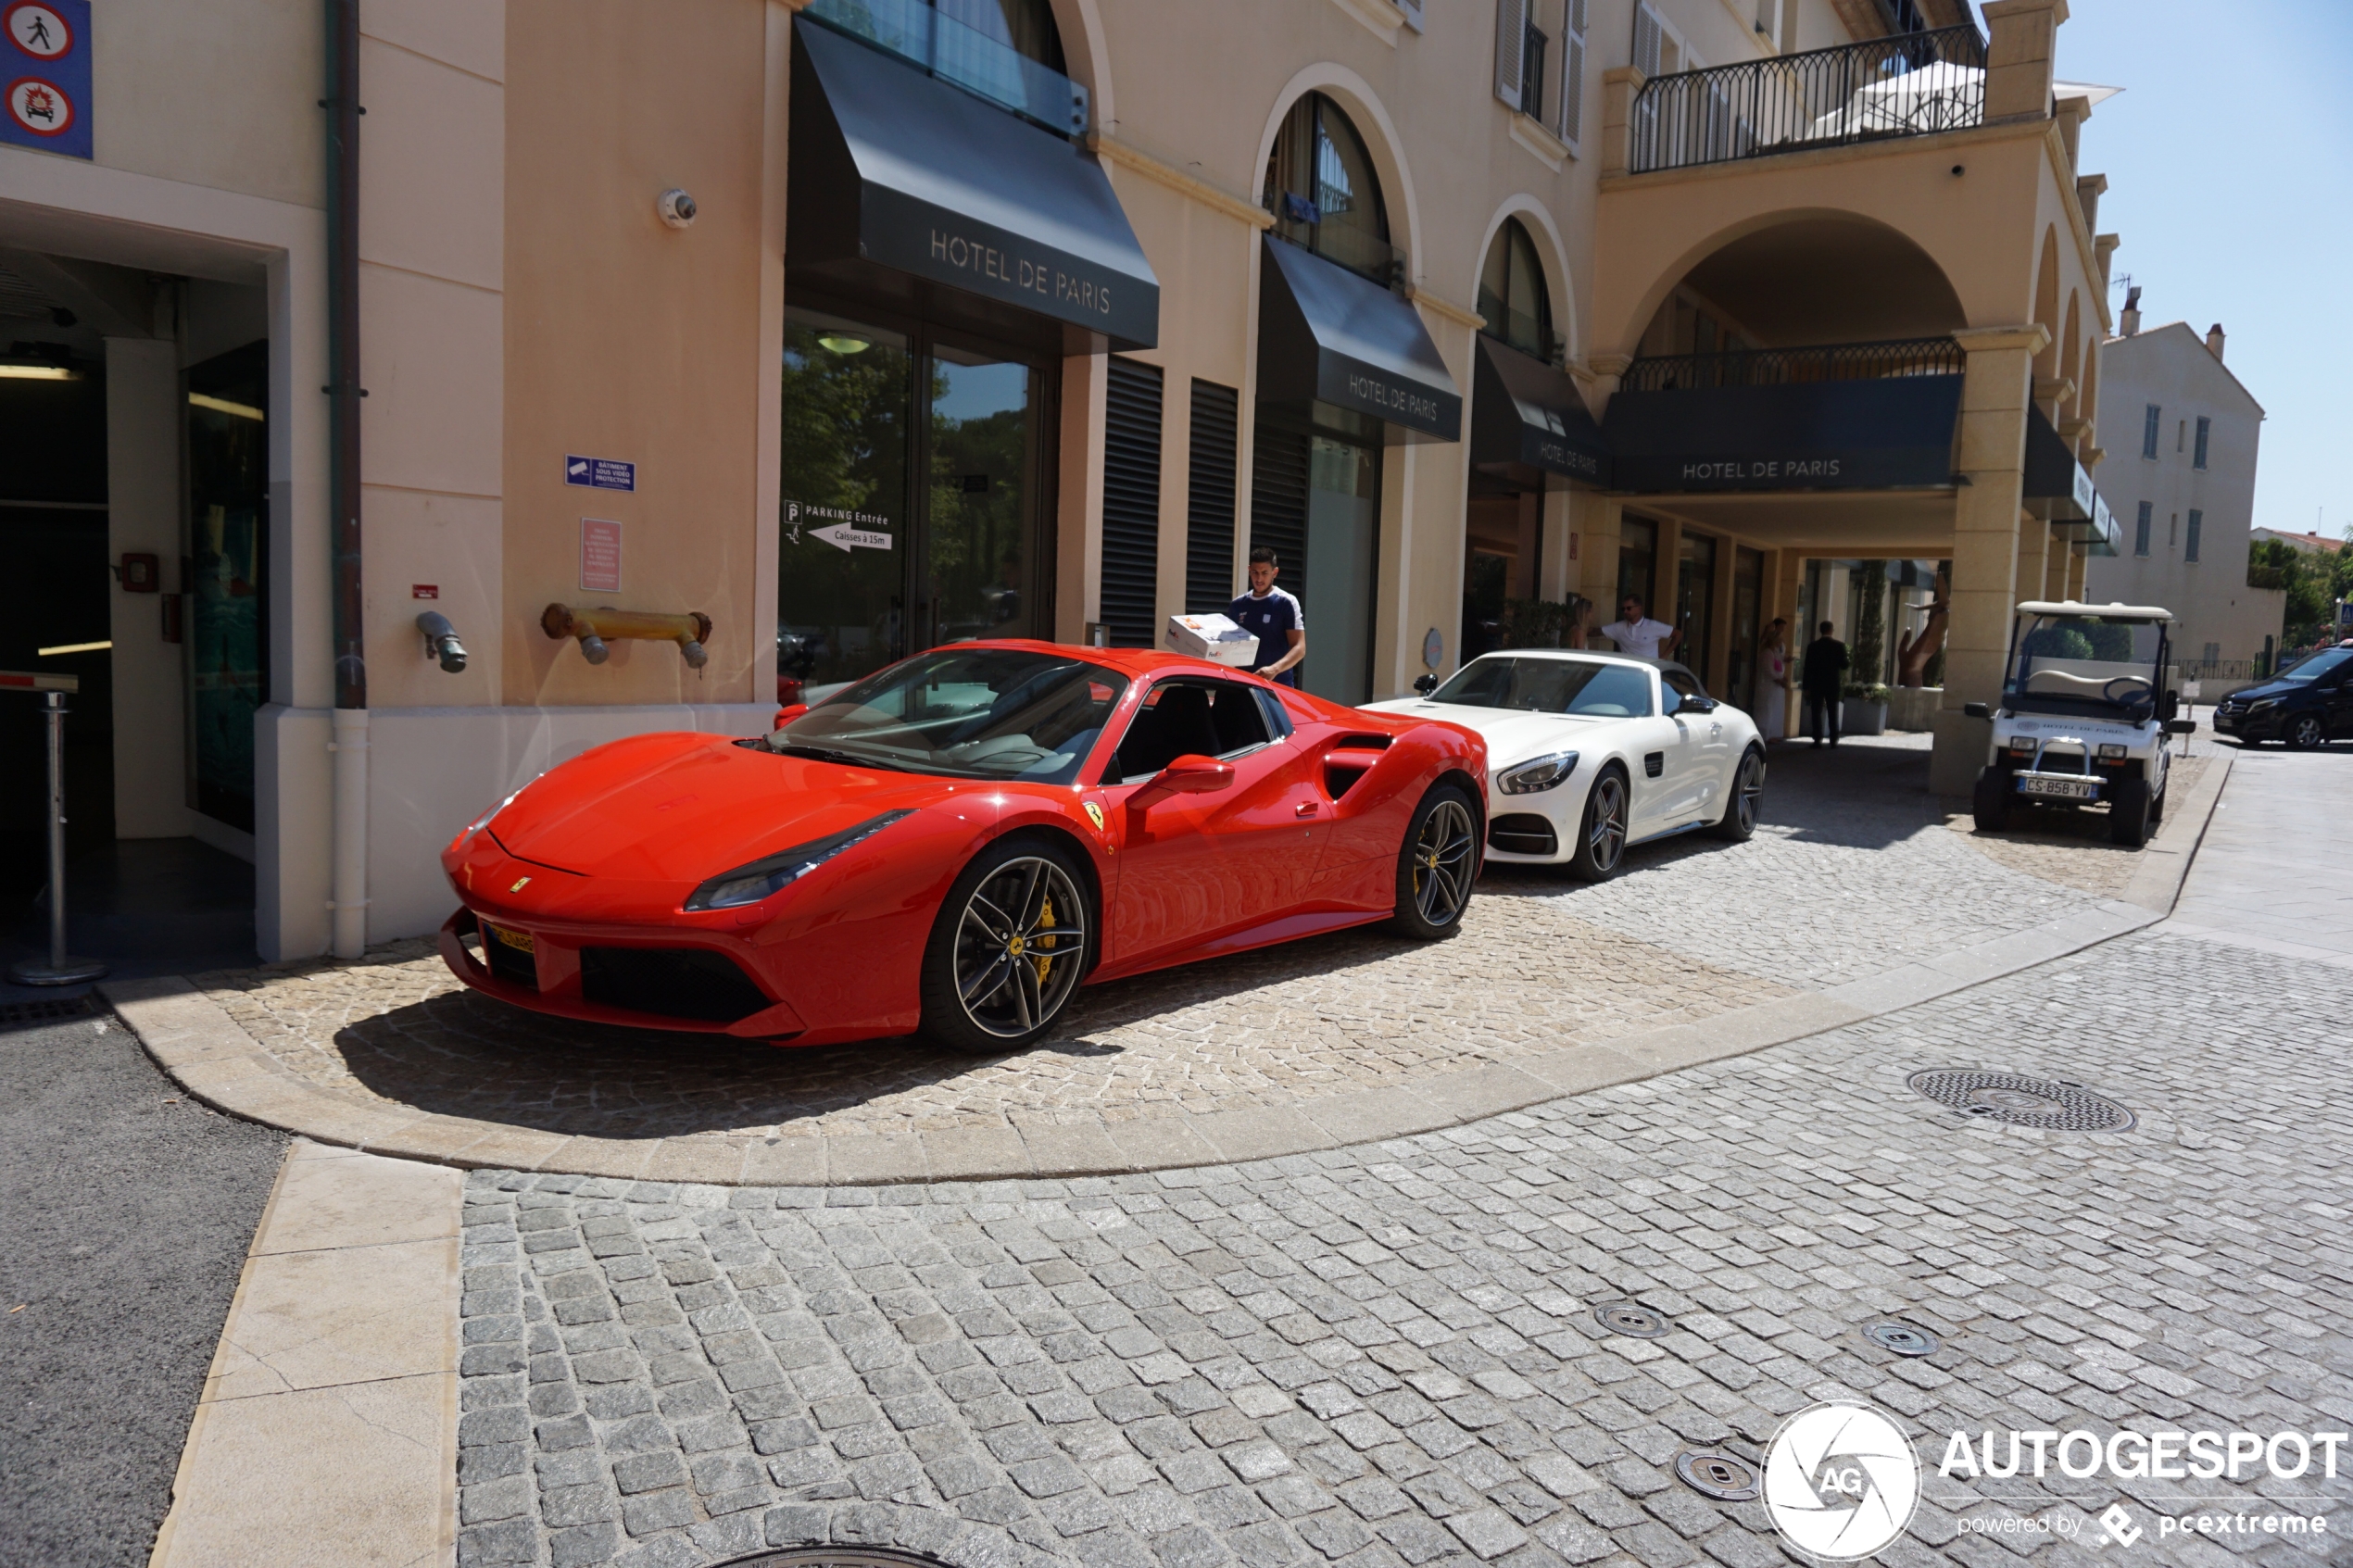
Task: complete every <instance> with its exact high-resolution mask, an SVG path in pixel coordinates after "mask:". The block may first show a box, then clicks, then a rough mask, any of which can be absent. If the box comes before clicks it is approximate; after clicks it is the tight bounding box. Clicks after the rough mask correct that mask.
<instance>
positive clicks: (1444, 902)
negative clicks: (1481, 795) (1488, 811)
mask: <svg viewBox="0 0 2353 1568" xmlns="http://www.w3.org/2000/svg"><path fill="white" fill-rule="evenodd" d="M1477 881H1478V819H1477V818H1476V816H1475V815H1474V814H1473V812H1472V809H1471V802H1470V797H1468V796H1466V795H1465V794H1464V793H1463V791H1462V788H1461V786H1459V785H1457V784H1439V785H1438V786H1437V787H1435V788H1433V789H1432V790H1431V791H1430V792H1429V793H1428V795H1425V796H1423V797H1422V803H1421V804H1420V805H1419V806H1417V807H1416V808H1415V809H1414V817H1413V821H1412V822H1410V823H1408V824H1407V826H1406V829H1405V843H1404V845H1403V847H1402V848H1401V849H1400V850H1399V851H1398V856H1397V912H1396V914H1395V915H1394V916H1393V917H1392V919H1391V920H1390V924H1391V925H1393V926H1395V927H1396V928H1397V929H1398V930H1399V931H1400V932H1403V934H1404V935H1408V936H1416V937H1419V938H1421V939H1422V940H1424V941H1429V940H1432V939H1433V938H1436V937H1440V936H1451V935H1453V934H1454V933H1455V932H1457V931H1459V930H1461V929H1462V924H1463V910H1464V909H1465V908H1466V907H1467V906H1468V905H1469V903H1470V896H1471V884H1473V883H1475V882H1477Z"/></svg>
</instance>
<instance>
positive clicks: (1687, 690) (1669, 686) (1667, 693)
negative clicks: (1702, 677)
mask: <svg viewBox="0 0 2353 1568" xmlns="http://www.w3.org/2000/svg"><path fill="white" fill-rule="evenodd" d="M1658 684H1659V687H1660V692H1659V696H1660V698H1661V706H1663V707H1664V708H1665V709H1666V710H1667V712H1669V713H1674V712H1678V711H1680V709H1681V708H1682V706H1683V699H1684V698H1685V697H1687V696H1706V695H1707V693H1706V691H1705V688H1703V687H1702V686H1701V685H1700V684H1699V681H1698V680H1697V679H1696V678H1695V677H1694V676H1693V675H1692V672H1691V671H1688V670H1661V671H1659V672H1658Z"/></svg>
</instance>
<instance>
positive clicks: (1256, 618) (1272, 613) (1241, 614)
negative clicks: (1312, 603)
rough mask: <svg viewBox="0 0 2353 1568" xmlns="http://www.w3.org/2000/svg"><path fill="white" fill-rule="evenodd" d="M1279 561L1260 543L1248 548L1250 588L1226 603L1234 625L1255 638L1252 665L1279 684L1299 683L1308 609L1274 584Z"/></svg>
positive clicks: (1305, 647) (1279, 566) (1305, 651)
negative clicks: (1254, 652)
mask: <svg viewBox="0 0 2353 1568" xmlns="http://www.w3.org/2000/svg"><path fill="white" fill-rule="evenodd" d="M1281 566H1282V563H1281V562H1279V561H1277V559H1276V558H1275V552H1274V551H1272V550H1270V549H1268V548H1266V546H1264V545H1261V546H1259V547H1258V548H1256V549H1254V550H1252V551H1251V552H1250V592H1249V593H1247V594H1244V595H1243V596H1241V597H1240V598H1238V599H1236V600H1235V601H1234V602H1233V603H1232V604H1230V605H1227V607H1226V614H1227V617H1228V618H1229V619H1231V620H1232V621H1233V622H1234V624H1235V625H1237V626H1239V627H1240V628H1241V629H1242V630H1243V631H1245V632H1248V633H1251V634H1252V636H1254V637H1256V638H1257V639H1258V657H1257V659H1254V660H1252V663H1251V666H1250V667H1251V669H1252V670H1253V671H1256V672H1257V673H1259V674H1261V675H1264V676H1265V677H1266V678H1267V679H1268V680H1270V681H1273V682H1275V683H1277V684H1280V685H1286V686H1296V685H1298V684H1299V661H1300V660H1301V659H1305V658H1306V657H1307V612H1306V611H1305V610H1303V609H1302V608H1300V605H1299V601H1298V600H1297V599H1295V598H1293V597H1291V596H1290V595H1289V594H1287V593H1285V592H1284V591H1283V590H1282V589H1280V588H1277V587H1276V586H1275V573H1276V572H1277V571H1279V570H1281Z"/></svg>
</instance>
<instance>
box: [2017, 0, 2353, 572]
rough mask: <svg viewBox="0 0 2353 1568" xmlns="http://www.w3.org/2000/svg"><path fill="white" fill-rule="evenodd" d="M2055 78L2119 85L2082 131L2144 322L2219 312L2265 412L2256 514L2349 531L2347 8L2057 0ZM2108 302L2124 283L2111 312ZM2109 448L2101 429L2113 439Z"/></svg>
mask: <svg viewBox="0 0 2353 1568" xmlns="http://www.w3.org/2000/svg"><path fill="white" fill-rule="evenodd" d="M2069 13H2070V14H2069V19H2068V21H2067V24H2066V25H2065V26H2064V27H2062V28H2060V29H2059V57H2058V74H2059V76H2060V78H2061V80H2063V81H2070V82H2100V83H2103V84H2105V85H2108V86H2111V87H2122V88H2124V89H2125V91H2124V92H2123V93H2122V94H2120V95H2119V96H2117V97H2113V98H2110V99H2108V102H2106V103H2104V104H2102V105H2101V106H2100V107H2098V108H2097V109H2095V111H2094V112H2093V115H2092V119H2091V120H2090V122H2089V123H2087V124H2086V125H2085V126H2084V128H2083V146H2082V170H2083V172H2085V173H2087V174H2090V173H2102V174H2106V175H2107V176H2108V194H2106V195H2104V196H2102V197H2101V198H2100V213H2099V220H2100V228H2101V229H2102V230H2104V231H2107V232H2113V233H2117V234H2120V235H2121V236H2122V237H2123V241H2124V243H2123V245H2122V246H2121V247H2120V248H2119V250H2118V251H2117V253H2116V261H2115V266H2114V271H2115V275H2116V276H2117V278H2118V279H2121V278H2122V277H2123V275H2124V274H2126V273H2130V274H2132V278H2133V282H2136V283H2138V284H2140V285H2141V289H2142V295H2141V309H2142V315H2143V319H2144V320H2145V324H2146V325H2148V326H2157V325H2160V324H2161V323H2163V322H2167V321H2172V320H2184V321H2187V322H2189V323H2190V324H2191V325H2192V326H2194V327H2196V329H2197V330H2198V331H2199V332H2205V330H2206V329H2207V327H2208V325H2209V324H2210V323H2212V322H2215V321H2220V322H2221V323H2222V328H2223V331H2224V332H2227V333H2228V334H2229V337H2230V342H2229V345H2228V348H2227V350H2226V352H2225V355H2224V358H2225V359H2226V360H2227V362H2228V363H2229V365H2230V367H2231V369H2232V370H2234V371H2235V372H2237V374H2238V377H2239V379H2240V380H2241V381H2243V382H2245V383H2246V386H2247V390H2248V391H2250V392H2252V393H2254V395H2255V397H2256V401H2258V402H2259V403H2261V404H2262V405H2263V410H2264V413H2265V414H2266V416H2268V417H2267V418H2266V419H2265V420H2264V422H2263V444H2262V449H2261V458H2260V462H2259V467H2258V470H2257V474H2256V488H2255V521H2256V524H2257V525H2258V526H2259V527H2264V528H2281V529H2291V530H2294V531H2296V532H2297V533H2309V532H2310V531H2311V530H2312V527H2313V519H2314V517H2315V515H2316V513H2319V512H2321V511H2322V508H2325V517H2324V520H2323V521H2322V530H2323V532H2325V533H2328V534H2329V535H2330V536H2331V537H2335V536H2338V535H2340V534H2342V533H2344V532H2345V530H2346V528H2347V525H2349V524H2353V460H2348V458H2353V362H2348V358H2347V355H2346V354H2345V353H2344V352H2343V347H2342V345H2344V344H2345V343H2346V342H2347V337H2348V335H2349V334H2348V316H2349V315H2353V93H2348V92H2347V85H2348V83H2353V4H2347V3H2346V0H2300V3H2298V0H2228V3H2227V4H2222V5H2217V4H2215V3H2214V0H2195V3H2194V0H2070V6H2069ZM2123 302H2124V296H2123V293H2122V291H2121V290H2119V291H2118V292H2117V293H2116V294H2115V295H2112V296H2111V298H2110V300H2109V305H2110V308H2111V309H2112V310H2113V309H2120V308H2121V307H2122V305H2123ZM2116 445H2117V444H2116V442H2115V441H2114V440H2113V439H2110V440H2109V442H2108V447H2109V449H2110V450H2111V451H2113V450H2114V449H2115V447H2116Z"/></svg>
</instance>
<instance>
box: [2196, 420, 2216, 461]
mask: <svg viewBox="0 0 2353 1568" xmlns="http://www.w3.org/2000/svg"><path fill="white" fill-rule="evenodd" d="M2213 430H2214V421H2213V420H2209V419H2208V418H2207V417H2206V416H2205V415H2204V414H2200V415H2199V416H2198V417H2197V450H2196V453H2195V454H2194V455H2193V456H2192V457H2191V458H2190V467H2192V468H2194V469H2202V468H2204V467H2205V466H2206V441H2207V437H2208V435H2209V434H2211V433H2213Z"/></svg>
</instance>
